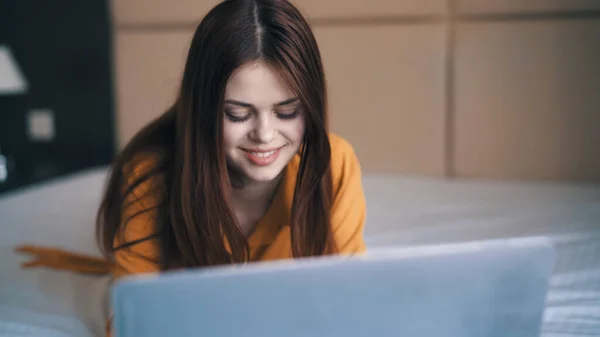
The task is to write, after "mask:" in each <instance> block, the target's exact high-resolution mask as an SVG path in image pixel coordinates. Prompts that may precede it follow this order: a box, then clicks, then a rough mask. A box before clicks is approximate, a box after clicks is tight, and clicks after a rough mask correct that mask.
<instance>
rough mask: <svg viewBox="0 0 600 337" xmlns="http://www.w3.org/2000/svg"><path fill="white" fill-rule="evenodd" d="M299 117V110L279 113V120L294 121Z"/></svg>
mask: <svg viewBox="0 0 600 337" xmlns="http://www.w3.org/2000/svg"><path fill="white" fill-rule="evenodd" d="M297 116H298V109H295V110H287V111H285V110H282V111H278V112H277V118H280V119H294V118H296V117H297Z"/></svg>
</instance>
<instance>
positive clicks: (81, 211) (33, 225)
mask: <svg viewBox="0 0 600 337" xmlns="http://www.w3.org/2000/svg"><path fill="white" fill-rule="evenodd" d="M105 181H106V169H105V168H98V169H94V170H89V171H86V172H82V173H79V174H76V175H72V176H70V177H67V178H63V179H59V180H56V181H52V182H49V183H46V184H43V185H38V186H35V187H31V188H28V189H24V190H21V191H18V192H14V193H11V194H8V195H4V196H2V197H0V222H1V223H2V235H1V236H0V265H1V266H2V268H3V271H2V273H0V336H3V335H9V331H20V334H17V333H10V335H22V336H54V335H56V336H102V335H103V331H104V319H105V317H106V316H105V313H106V295H107V286H108V279H107V278H102V277H90V276H83V275H76V274H71V273H64V272H56V271H51V270H45V269H36V270H22V269H20V268H19V263H20V262H21V261H22V260H23V257H21V256H19V255H17V254H15V253H14V252H13V248H14V246H15V245H17V244H21V243H25V242H26V243H31V244H41V245H53V246H55V245H58V246H61V247H63V248H65V249H69V250H74V251H78V252H85V253H89V254H99V252H98V249H97V247H96V244H95V239H94V217H95V212H96V209H97V206H98V204H99V201H100V197H101V193H102V190H103V186H104V183H105ZM363 185H364V189H365V195H366V198H367V212H368V214H367V224H366V226H365V239H366V241H367V245H368V247H385V246H414V245H422V244H432V243H450V242H462V241H473V240H487V239H498V238H511V237H524V236H547V237H550V238H552V239H553V240H554V242H555V243H556V246H557V250H558V262H557V265H556V270H555V273H554V275H553V276H552V279H551V287H550V292H549V294H548V303H547V307H546V310H545V313H544V322H543V336H544V337H550V336H552V337H555V336H563V337H566V336H589V335H599V336H600V185H593V184H573V183H551V182H538V183H533V182H531V183H524V182H519V183H517V182H512V183H511V182H488V181H460V180H452V181H448V180H443V179H435V178H426V177H417V176H405V175H365V176H364V178H363ZM11 329H12V330H11ZM23 331H25V332H23Z"/></svg>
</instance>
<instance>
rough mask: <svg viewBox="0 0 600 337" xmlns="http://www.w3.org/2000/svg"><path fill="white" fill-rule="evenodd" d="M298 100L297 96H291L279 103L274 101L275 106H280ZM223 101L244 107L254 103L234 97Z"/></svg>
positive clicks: (249, 106)
mask: <svg viewBox="0 0 600 337" xmlns="http://www.w3.org/2000/svg"><path fill="white" fill-rule="evenodd" d="M297 101H298V98H297V97H293V98H290V99H286V100H285V101H281V102H279V103H275V106H277V107H281V106H285V105H290V104H292V103H296V102H297ZM225 103H227V104H233V105H237V106H241V107H244V108H254V105H252V104H250V103H246V102H242V101H237V100H235V99H228V100H225Z"/></svg>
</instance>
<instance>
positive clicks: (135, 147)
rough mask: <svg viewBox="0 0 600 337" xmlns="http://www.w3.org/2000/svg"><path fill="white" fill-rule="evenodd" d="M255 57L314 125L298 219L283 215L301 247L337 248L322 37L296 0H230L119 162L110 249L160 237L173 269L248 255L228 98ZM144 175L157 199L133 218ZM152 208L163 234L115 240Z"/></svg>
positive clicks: (202, 31) (112, 184)
mask: <svg viewBox="0 0 600 337" xmlns="http://www.w3.org/2000/svg"><path fill="white" fill-rule="evenodd" d="M256 61H262V62H266V63H267V64H269V65H270V66H272V67H274V68H275V69H277V70H278V71H279V72H280V73H281V75H282V76H284V78H285V79H286V80H287V81H288V82H289V84H290V85H291V87H292V88H293V90H294V91H295V93H296V94H297V95H298V98H299V100H300V102H301V104H302V106H303V111H304V118H305V122H306V133H305V137H304V142H303V145H302V147H301V153H300V156H301V160H300V167H299V171H298V176H297V180H296V186H295V194H294V199H293V202H292V212H291V219H282V221H289V223H290V226H291V242H292V247H291V248H292V252H293V255H294V257H307V256H317V255H322V254H326V253H328V252H333V249H334V248H333V245H332V244H331V242H332V240H331V229H330V215H329V214H330V207H331V203H332V200H331V199H332V196H331V194H332V191H331V190H332V186H331V172H330V168H329V166H330V165H329V164H330V157H331V153H330V152H331V149H330V144H329V138H328V131H327V111H326V107H327V100H326V88H325V76H324V71H323V66H322V62H321V56H320V52H319V49H318V47H317V43H316V40H315V38H314V36H313V34H312V32H311V30H310V27H309V25H308V23H307V22H306V20H305V19H304V18H303V16H302V15H301V13H300V12H299V11H298V10H297V9H296V8H295V7H294V6H293V5H292V4H291V3H289V2H288V1H285V0H227V1H223V2H222V3H220V4H219V5H217V6H216V7H215V8H213V9H212V10H211V11H210V12H209V13H208V14H207V15H206V17H205V18H204V19H203V20H202V22H201V23H200V25H199V26H198V28H197V29H196V32H195V35H194V37H193V40H192V42H191V46H190V49H189V53H188V56H187V62H186V65H185V70H184V73H183V78H182V81H181V87H180V90H179V94H178V98H177V100H176V102H175V103H174V104H173V106H172V107H171V108H170V109H169V110H168V111H167V112H166V113H165V114H164V115H162V116H161V117H160V118H158V119H156V120H155V121H153V122H152V123H150V124H149V125H148V126H146V127H145V128H144V129H143V130H141V131H140V132H139V133H138V134H137V135H136V136H135V137H134V138H133V139H132V140H131V141H130V142H129V144H128V145H127V146H126V147H125V148H124V149H123V150H122V152H121V153H120V155H119V156H118V157H117V158H116V160H115V162H114V165H113V168H112V172H111V176H110V179H109V182H108V187H107V190H106V192H105V195H104V198H103V201H102V204H101V207H100V210H99V213H98V222H97V235H98V241H99V243H100V246H101V248H102V250H103V252H104V253H105V255H107V257H109V258H111V257H112V256H113V253H114V251H115V250H118V249H126V248H127V247H130V246H132V245H134V244H136V243H138V242H140V241H142V240H150V239H157V241H158V242H159V246H160V247H159V248H160V249H159V250H160V257H159V259H160V261H157V262H159V263H160V264H161V266H162V267H163V268H165V269H167V268H169V266H171V265H172V264H173V263H176V264H177V265H178V266H183V267H198V266H208V265H217V264H228V263H241V262H246V261H248V259H249V247H248V242H247V240H246V238H245V236H244V234H243V233H242V231H241V230H240V229H239V227H238V225H237V220H236V217H235V215H234V212H233V209H232V205H231V199H230V189H231V182H230V180H229V175H228V171H227V165H226V160H225V154H224V149H223V141H222V138H223V125H222V124H223V97H224V91H225V86H226V83H227V80H228V78H229V77H230V76H231V74H232V73H233V72H234V71H235V70H236V69H238V68H239V67H240V66H242V65H244V64H246V63H248V62H256ZM140 154H151V157H152V158H153V160H152V165H151V166H150V167H149V168H147V169H145V170H144V171H143V173H142V174H139V175H137V176H136V177H135V179H133V180H132V179H130V177H131V175H132V170H131V169H130V168H131V167H132V166H135V162H136V158H139V157H143V156H140ZM157 181H160V183H156V182H157ZM142 184H144V186H146V185H148V186H153V188H152V189H149V190H148V191H147V193H151V194H152V195H153V197H154V199H155V200H156V202H155V203H154V204H152V205H149V206H148V207H146V208H145V209H144V210H143V211H140V212H137V213H136V214H133V215H130V216H129V217H127V218H124V217H123V211H124V209H125V208H126V207H127V205H128V200H131V199H132V198H131V195H132V193H133V191H134V190H135V189H136V188H138V187H139V186H141V185H142ZM135 200H137V199H135V198H134V201H135ZM151 211H152V212H153V214H154V215H155V223H154V225H155V228H154V232H155V233H154V234H153V235H152V236H149V237H146V238H143V239H141V240H137V241H135V242H124V243H123V244H122V245H120V246H118V247H115V238H116V237H117V235H120V234H119V233H123V231H124V228H125V227H126V226H127V224H128V222H129V221H130V220H131V219H132V218H133V217H135V216H137V215H139V214H140V213H142V212H151ZM228 247H229V249H228Z"/></svg>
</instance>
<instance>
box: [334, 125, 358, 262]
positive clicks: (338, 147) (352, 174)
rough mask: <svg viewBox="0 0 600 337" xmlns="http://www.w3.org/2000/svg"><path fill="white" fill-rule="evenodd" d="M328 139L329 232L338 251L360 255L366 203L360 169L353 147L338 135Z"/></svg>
mask: <svg viewBox="0 0 600 337" xmlns="http://www.w3.org/2000/svg"><path fill="white" fill-rule="evenodd" d="M330 139H331V152H332V156H331V170H332V178H333V205H332V214H331V216H332V218H331V219H332V220H331V221H332V222H331V226H332V232H333V241H334V244H335V248H336V249H337V252H338V253H340V254H354V253H363V252H365V251H366V246H365V242H364V237H363V231H364V225H365V220H366V212H367V210H366V200H365V196H364V192H363V186H362V176H361V168H360V163H359V161H358V158H357V157H356V154H355V152H354V149H353V148H352V146H351V145H350V144H349V143H348V142H347V141H346V140H344V139H342V138H341V137H339V136H335V135H332V136H331V137H330Z"/></svg>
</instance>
